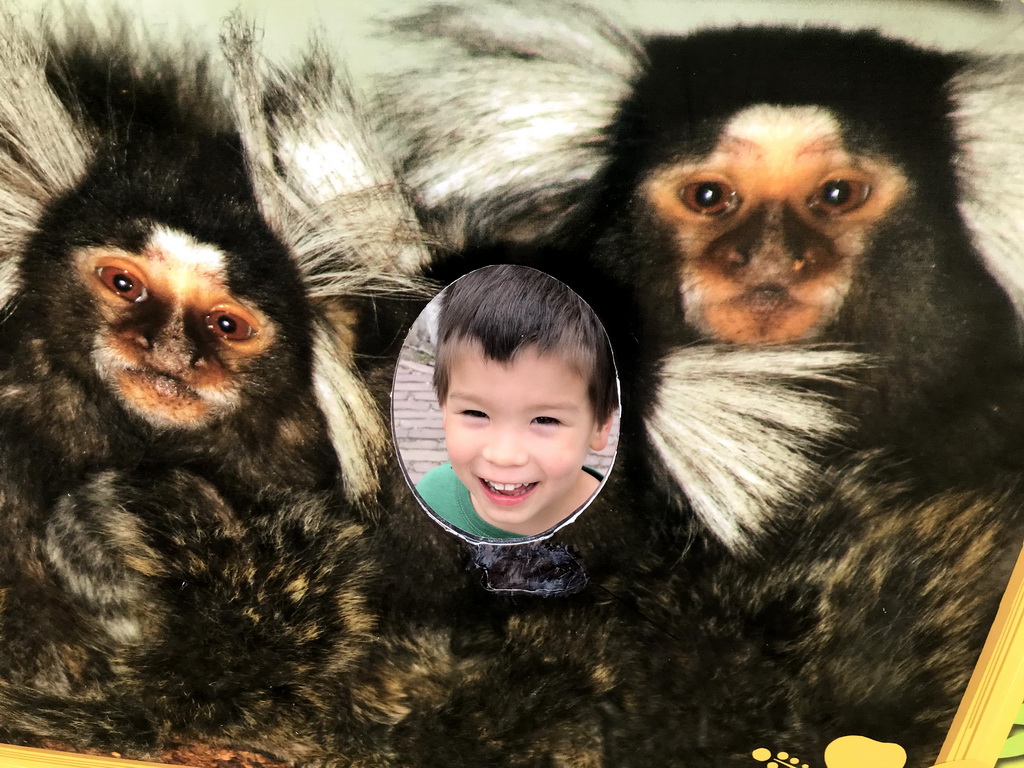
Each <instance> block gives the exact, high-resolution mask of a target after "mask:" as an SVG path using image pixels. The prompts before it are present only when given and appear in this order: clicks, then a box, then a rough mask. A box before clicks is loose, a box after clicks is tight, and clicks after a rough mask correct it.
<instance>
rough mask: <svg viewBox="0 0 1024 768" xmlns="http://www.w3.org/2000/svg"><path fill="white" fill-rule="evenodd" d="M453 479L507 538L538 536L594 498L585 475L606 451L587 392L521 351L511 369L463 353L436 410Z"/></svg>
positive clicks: (553, 360) (553, 364)
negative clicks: (595, 454)
mask: <svg viewBox="0 0 1024 768" xmlns="http://www.w3.org/2000/svg"><path fill="white" fill-rule="evenodd" d="M441 411H442V413H443V415H444V430H445V442H446V444H447V446H448V457H449V459H450V460H451V463H452V467H453V468H454V470H455V474H456V475H457V476H458V478H459V480H461V481H462V483H463V485H465V486H466V488H468V489H469V495H470V498H471V499H472V501H473V507H474V508H475V509H476V511H477V514H479V515H480V517H482V518H483V519H484V520H486V521H487V522H489V523H491V524H492V525H495V526H497V527H498V528H501V529H503V530H506V531H510V532H511V533H519V534H522V535H523V536H531V535H534V534H538V533H543V532H544V531H546V530H547V529H548V528H550V527H551V526H553V525H555V524H557V523H559V522H561V521H562V520H564V519H565V518H566V517H568V516H569V515H570V514H572V513H573V512H574V511H575V510H576V509H578V508H579V507H580V506H581V505H582V504H583V503H584V502H585V501H586V500H587V499H588V498H589V497H590V495H591V494H592V493H593V491H594V490H595V489H596V486H597V482H596V480H595V478H594V477H593V476H591V475H589V474H587V473H586V472H584V471H583V470H582V469H581V467H582V466H583V463H584V461H585V459H586V456H587V452H588V451H591V450H593V451H600V450H602V449H603V448H604V447H605V446H607V444H608V432H609V430H610V429H611V419H610V418H609V419H608V420H607V421H606V422H604V423H598V421H597V420H596V419H595V417H594V414H593V411H592V409H591V406H590V400H589V398H588V397H587V385H586V382H585V381H584V380H583V378H582V377H580V376H579V375H578V374H577V373H576V372H575V371H574V370H573V369H572V368H570V367H569V366H568V365H567V364H566V363H564V362H562V361H561V360H559V358H558V357H557V356H554V355H538V354H537V353H536V352H535V351H533V350H530V349H526V350H523V351H521V352H520V353H519V355H518V356H517V357H516V358H515V360H514V361H513V362H512V363H511V364H503V363H499V362H496V361H494V360H489V359H487V358H485V357H484V355H483V351H482V349H481V348H480V346H479V344H475V343H465V344H462V345H461V349H460V350H459V351H458V353H457V354H456V355H454V356H453V358H452V360H451V371H450V375H449V387H448V397H447V399H446V401H445V402H444V403H442V404H441Z"/></svg>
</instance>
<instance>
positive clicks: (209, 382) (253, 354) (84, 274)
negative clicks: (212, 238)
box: [75, 228, 275, 428]
mask: <svg viewBox="0 0 1024 768" xmlns="http://www.w3.org/2000/svg"><path fill="white" fill-rule="evenodd" d="M75 260H76V263H77V266H78V269H79V273H80V277H81V280H82V281H83V283H84V284H85V286H86V287H87V289H88V291H89V292H90V293H91V294H92V295H93V296H94V297H95V300H96V306H97V307H98V311H99V314H100V319H101V321H100V323H99V326H98V329H97V330H96V334H95V339H94V343H93V346H92V350H93V351H92V360H93V363H94V365H95V368H96V371H97V372H98V374H99V376H100V378H101V379H102V380H103V382H104V383H105V385H106V386H107V387H108V388H109V390H110V391H111V392H113V393H115V395H116V396H117V397H118V398H119V399H120V400H121V402H122V404H123V405H124V406H125V407H127V409H128V410H129V411H132V412H134V413H135V414H136V415H138V416H141V417H142V418H144V419H145V420H147V421H148V422H150V423H151V424H153V425H154V426H157V427H185V428H189V427H197V426H200V425H202V424H204V423H206V422H208V421H209V420H210V419H211V418H215V417H216V416H218V415H222V414H224V413H225V412H227V411H230V410H232V409H234V408H236V407H237V406H238V402H239V396H240V392H241V383H242V381H243V374H244V371H245V369H246V368H247V367H248V366H249V365H250V363H251V361H252V360H254V359H257V358H259V357H260V356H262V355H264V354H265V353H266V352H267V350H268V349H269V348H270V346H271V344H272V342H273V339H274V335H275V328H274V324H273V323H272V322H270V320H269V319H268V318H267V317H266V316H265V315H264V314H263V313H261V312H260V311H258V310H256V309H255V308H253V307H251V306H248V305H247V304H246V303H245V302H243V301H240V300H238V299H236V298H235V297H234V296H233V295H232V294H231V292H230V291H229V289H228V287H227V282H226V279H225V273H224V269H225V255H224V254H223V253H222V252H221V251H220V250H218V249H217V248H215V247H213V246H210V245H205V244H202V243H199V242H198V241H196V240H194V239H193V238H191V237H189V236H187V235H184V234H181V233H178V232H175V231H173V230H171V229H166V228H158V229H156V230H155V231H154V232H153V234H152V235H151V237H150V238H149V240H148V242H147V243H146V244H145V246H144V247H143V248H142V249H141V251H140V252H138V253H134V252H129V251H125V250H122V249H118V248H112V247H111V248H107V247H88V248H83V249H80V250H78V251H77V253H76V257H75Z"/></svg>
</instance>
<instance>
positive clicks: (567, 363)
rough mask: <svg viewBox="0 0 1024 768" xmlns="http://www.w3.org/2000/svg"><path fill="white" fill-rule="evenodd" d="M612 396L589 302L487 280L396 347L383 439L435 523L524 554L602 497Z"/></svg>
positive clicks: (460, 290)
mask: <svg viewBox="0 0 1024 768" xmlns="http://www.w3.org/2000/svg"><path fill="white" fill-rule="evenodd" d="M618 393H619V383H618V378H617V375H616V370H615V363H614V359H613V357H612V352H611V347H610V345H609V342H608V337H607V334H606V333H605V331H604V328H603V326H602V325H601V323H600V321H599V320H598V319H597V316H596V314H595V313H594V312H593V310H592V309H591V308H590V306H589V305H588V304H587V303H586V302H584V301H583V300H582V299H581V298H580V297H579V296H578V295H577V294H576V293H575V292H573V291H572V290H571V289H570V288H569V287H568V286H566V285H565V284H564V283H561V282H559V281H558V280H555V279H554V278H552V277H550V276H549V275H546V274H545V273H543V272H539V271H538V270H535V269H531V268H529V267H521V266H514V265H498V266H493V267H484V268H482V269H479V270H476V271H474V272H471V273H469V274H467V275H465V276H463V277H461V278H459V279H458V280H456V281H455V282H454V283H452V284H451V285H450V286H448V287H447V288H445V289H444V290H443V291H442V292H441V293H439V294H438V295H437V296H436V297H435V298H434V299H433V300H432V301H431V302H430V304H428V305H427V307H426V308H425V309H424V310H423V312H422V313H421V314H420V316H419V317H418V318H417V320H416V322H415V323H414V325H413V328H412V330H411V331H410V332H409V334H408V336H407V337H406V339H405V343H404V345H403V348H402V353H401V357H400V361H399V364H398V367H397V369H396V371H395V378H394V385H393V389H392V395H391V411H392V432H393V436H394V440H395V444H396V446H397V449H398V456H399V460H400V462H401V464H402V467H403V469H404V471H405V476H406V480H407V481H408V482H409V484H410V486H411V487H412V488H413V489H414V491H415V493H416V496H417V499H418V500H419V502H420V504H421V506H423V508H424V509H425V510H426V511H427V513H428V514H429V515H430V516H431V518H432V519H433V520H434V521H435V522H437V523H438V524H439V525H441V526H442V527H444V528H445V529H446V530H448V531H449V532H451V533H453V534H455V535H456V536H458V537H460V538H462V539H464V540H466V541H468V542H471V543H480V542H486V543H491V544H520V543H523V542H524V541H531V540H539V539H544V538H547V537H549V536H551V535H552V534H554V533H555V532H556V531H558V530H559V529H561V528H562V527H563V526H565V525H568V524H569V523H571V522H572V521H574V520H575V519H576V518H577V517H578V516H579V515H580V514H581V513H582V512H583V510H584V509H585V508H586V507H587V506H588V505H589V504H590V502H591V501H592V500H593V499H594V497H595V496H596V495H597V493H598V491H599V490H600V488H601V487H602V486H603V485H604V482H605V478H606V477H607V475H608V472H609V471H610V469H611V467H612V465H613V463H614V458H615V444H616V439H617V436H618V423H619V401H618Z"/></svg>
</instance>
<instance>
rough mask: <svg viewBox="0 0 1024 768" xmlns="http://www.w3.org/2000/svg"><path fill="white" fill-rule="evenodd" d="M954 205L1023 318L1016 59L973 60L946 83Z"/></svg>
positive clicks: (1020, 92) (1023, 84)
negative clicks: (953, 140) (952, 131)
mask: <svg viewBox="0 0 1024 768" xmlns="http://www.w3.org/2000/svg"><path fill="white" fill-rule="evenodd" d="M950 91H951V96H952V100H953V105H954V111H953V120H954V124H955V127H956V133H957V139H958V141H957V144H958V146H959V148H960V151H959V154H958V156H957V174H958V177H959V181H960V185H961V198H960V199H961V202H960V210H961V213H962V214H963V216H964V219H965V220H966V222H967V226H968V229H969V230H970V231H971V233H972V235H973V237H974V240H975V243H976V245H977V247H978V249H979V250H980V252H981V255H982V258H983V259H984V261H985V264H986V266H987V267H988V269H989V271H990V272H991V273H992V274H993V276H994V277H995V278H996V280H998V281H999V283H1000V284H1001V285H1002V287H1003V290H1005V291H1006V292H1007V294H1008V295H1009V297H1010V299H1011V301H1012V302H1013V304H1014V306H1015V307H1016V309H1017V314H1018V316H1020V317H1022V318H1024V56H1020V55H1014V56H998V57H989V58H982V59H975V60H973V61H972V62H971V63H969V64H968V65H967V66H965V67H964V68H963V69H962V70H961V71H960V73H959V74H958V75H956V76H955V77H954V78H953V80H952V82H951V88H950Z"/></svg>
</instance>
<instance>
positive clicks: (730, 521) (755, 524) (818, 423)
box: [645, 346, 867, 553]
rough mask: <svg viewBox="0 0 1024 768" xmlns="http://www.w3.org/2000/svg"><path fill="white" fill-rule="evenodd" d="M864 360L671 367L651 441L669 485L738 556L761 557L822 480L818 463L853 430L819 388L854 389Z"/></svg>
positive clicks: (726, 356) (775, 354)
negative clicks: (767, 538) (825, 384)
mask: <svg viewBox="0 0 1024 768" xmlns="http://www.w3.org/2000/svg"><path fill="white" fill-rule="evenodd" d="M866 364H867V361H866V359H865V358H864V356H862V355H857V354H854V353H850V352H843V351H837V350H819V349H813V348H811V349H795V348H794V349H767V348H761V349H753V348H751V349H743V348H737V347H725V346H707V347H690V348H686V349H681V350H678V351H676V352H673V353H672V354H671V355H669V356H668V357H666V358H665V360H664V361H663V363H662V367H661V371H660V382H659V386H658V391H657V393H656V394H655V398H654V406H653V408H652V409H651V411H650V415H648V416H647V417H646V419H645V422H646V428H647V433H648V437H649V439H650V441H651V444H652V445H653V446H654V449H655V453H656V455H657V456H658V457H659V458H660V460H661V463H662V465H663V468H664V470H665V472H666V474H667V477H666V478H665V484H666V485H667V486H668V488H669V490H670V493H672V494H673V495H675V496H676V497H677V500H678V502H679V504H680V506H681V507H686V506H687V504H688V505H689V507H690V508H692V510H693V512H694V513H695V514H696V515H697V516H698V517H699V518H700V520H701V521H702V522H703V523H704V525H705V526H707V528H708V529H709V530H710V531H711V533H712V534H713V535H714V536H715V537H716V538H718V539H719V540H720V541H721V542H722V543H723V544H725V545H726V546H727V547H729V548H730V549H732V550H733V551H736V552H741V553H742V552H750V551H753V550H755V549H756V538H757V536H758V534H760V533H762V532H764V531H766V530H770V529H771V528H772V525H773V523H777V522H778V520H779V515H781V514H785V511H786V509H787V508H789V507H790V506H791V505H792V504H793V503H794V502H797V501H800V500H802V499H807V498H809V497H810V496H811V495H812V494H813V492H814V491H815V489H816V488H817V485H818V482H820V479H821V474H822V473H821V468H820V466H819V464H818V463H817V462H816V461H815V455H816V454H817V453H819V452H820V449H821V448H822V447H823V446H824V445H825V444H826V443H827V442H829V441H833V440H836V439H838V438H839V437H841V436H842V434H843V433H844V432H845V431H846V430H847V429H849V428H850V427H851V426H852V425H850V424H848V423H846V422H845V421H844V420H843V418H842V416H841V413H840V411H839V410H838V409H837V408H835V407H833V406H832V405H831V404H830V403H829V401H828V399H827V398H826V397H825V396H823V395H821V394H819V393H817V392H813V391H811V390H809V389H808V388H807V387H806V385H807V384H808V383H809V382H814V381H818V382H820V381H832V382H835V383H843V384H845V383H847V382H846V381H845V380H844V379H843V377H842V372H843V371H848V372H851V373H852V372H853V371H854V370H856V369H857V368H859V367H863V366H864V365H866Z"/></svg>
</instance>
